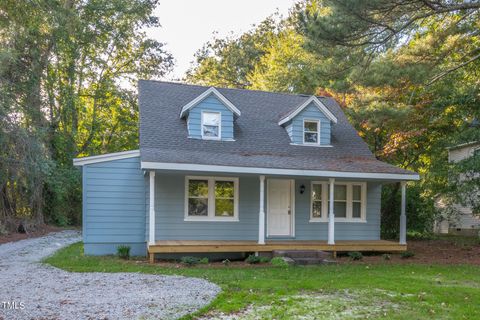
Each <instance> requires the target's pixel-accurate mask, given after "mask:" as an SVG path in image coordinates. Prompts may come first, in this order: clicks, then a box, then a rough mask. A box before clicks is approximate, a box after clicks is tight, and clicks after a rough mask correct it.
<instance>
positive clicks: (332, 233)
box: [328, 178, 335, 244]
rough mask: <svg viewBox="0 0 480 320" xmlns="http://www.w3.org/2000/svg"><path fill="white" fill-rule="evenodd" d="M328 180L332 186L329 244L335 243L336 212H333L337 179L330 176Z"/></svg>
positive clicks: (330, 186) (329, 209) (329, 213)
mask: <svg viewBox="0 0 480 320" xmlns="http://www.w3.org/2000/svg"><path fill="white" fill-rule="evenodd" d="M328 181H329V188H330V204H329V206H328V244H335V214H334V213H333V205H334V203H333V199H334V195H333V192H334V190H335V188H334V186H335V179H334V178H330V179H329V180H328Z"/></svg>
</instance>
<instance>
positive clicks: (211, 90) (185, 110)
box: [180, 87, 241, 118]
mask: <svg viewBox="0 0 480 320" xmlns="http://www.w3.org/2000/svg"><path fill="white" fill-rule="evenodd" d="M211 94H213V95H214V96H216V97H217V98H218V99H219V100H220V101H221V102H222V103H223V104H224V105H225V107H227V108H228V109H230V111H232V112H233V114H234V115H236V116H237V117H239V116H240V115H241V112H240V110H238V108H237V107H235V105H234V104H233V103H231V102H230V101H229V100H228V99H227V98H225V96H224V95H223V94H221V93H220V92H219V91H218V90H217V89H215V88H214V87H210V88H208V89H207V90H205V91H204V92H203V93H202V94H200V95H199V96H197V97H196V98H195V99H193V100H192V101H190V102H189V103H187V104H186V105H184V106H183V107H182V111H181V112H180V118H183V117H185V116H186V115H187V113H188V111H189V110H190V109H192V108H193V107H195V106H196V105H197V104H199V103H200V102H202V101H203V100H204V99H205V98H207V97H208V96H209V95H211Z"/></svg>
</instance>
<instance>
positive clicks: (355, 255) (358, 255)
mask: <svg viewBox="0 0 480 320" xmlns="http://www.w3.org/2000/svg"><path fill="white" fill-rule="evenodd" d="M348 256H349V257H350V260H362V259H363V254H362V253H361V252H358V251H351V252H349V253H348Z"/></svg>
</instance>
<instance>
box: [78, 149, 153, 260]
mask: <svg viewBox="0 0 480 320" xmlns="http://www.w3.org/2000/svg"><path fill="white" fill-rule="evenodd" d="M145 219H146V216H145V182H144V177H143V172H142V170H141V169H140V158H139V157H136V158H129V159H122V160H113V161H106V162H102V163H95V164H88V165H85V166H84V167H83V242H84V244H85V247H84V250H85V253H86V254H90V255H103V254H115V253H116V247H117V246H119V245H129V246H130V247H131V254H132V255H145V252H146V245H145Z"/></svg>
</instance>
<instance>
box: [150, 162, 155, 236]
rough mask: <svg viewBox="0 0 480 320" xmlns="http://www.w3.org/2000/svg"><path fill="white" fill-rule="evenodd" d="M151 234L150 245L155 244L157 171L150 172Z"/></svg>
mask: <svg viewBox="0 0 480 320" xmlns="http://www.w3.org/2000/svg"><path fill="white" fill-rule="evenodd" d="M149 200H150V201H149V203H150V205H149V207H150V210H149V220H148V225H149V232H148V244H150V245H153V244H155V171H150V199H149Z"/></svg>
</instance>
